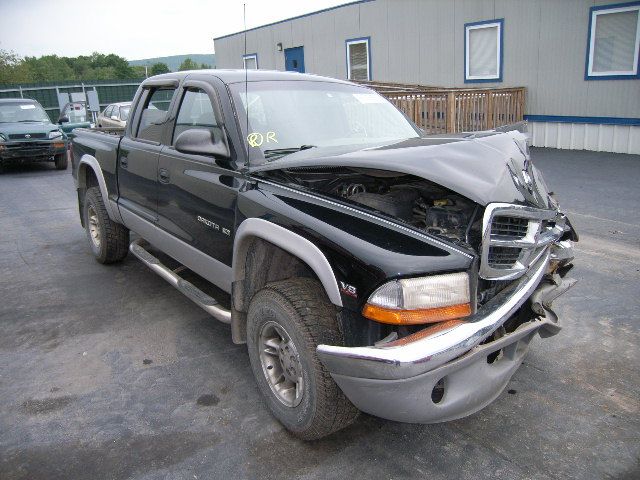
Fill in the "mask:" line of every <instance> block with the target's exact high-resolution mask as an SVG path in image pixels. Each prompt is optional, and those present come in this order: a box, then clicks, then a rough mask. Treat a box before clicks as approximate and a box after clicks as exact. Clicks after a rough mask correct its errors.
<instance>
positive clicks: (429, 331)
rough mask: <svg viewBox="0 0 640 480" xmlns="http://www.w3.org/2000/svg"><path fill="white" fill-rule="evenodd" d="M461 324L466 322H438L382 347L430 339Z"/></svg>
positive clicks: (457, 320)
mask: <svg viewBox="0 0 640 480" xmlns="http://www.w3.org/2000/svg"><path fill="white" fill-rule="evenodd" d="M463 323H466V322H465V321H464V320H460V319H454V320H446V321H444V322H438V323H436V324H433V325H430V326H428V327H426V328H423V329H422V330H420V331H419V332H416V333H412V334H411V335H407V336H406V337H402V338H399V339H398V340H394V341H393V342H389V343H385V344H384V345H383V346H385V347H400V346H402V345H406V344H408V343H412V342H416V341H418V340H422V339H423V338H427V337H430V336H432V335H435V334H436V333H440V332H444V331H445V330H450V329H452V328H454V327H457V326H458V325H462V324H463Z"/></svg>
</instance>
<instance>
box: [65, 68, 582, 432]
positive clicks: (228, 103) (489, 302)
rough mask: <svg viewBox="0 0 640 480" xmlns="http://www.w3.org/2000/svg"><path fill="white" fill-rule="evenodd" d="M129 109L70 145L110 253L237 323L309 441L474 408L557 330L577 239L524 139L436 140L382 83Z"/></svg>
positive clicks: (250, 77) (262, 84)
mask: <svg viewBox="0 0 640 480" xmlns="http://www.w3.org/2000/svg"><path fill="white" fill-rule="evenodd" d="M131 111H132V113H131V115H130V122H129V123H128V124H127V127H126V131H125V132H124V135H123V136H120V135H117V134H116V132H109V131H101V132H100V131H91V130H77V131H76V133H77V136H76V137H75V138H74V139H73V142H72V158H73V176H74V178H75V181H76V186H77V192H78V204H79V209H80V219H81V222H82V225H83V226H84V227H85V229H86V232H87V237H88V240H89V245H90V246H91V249H92V251H93V253H94V255H95V257H96V258H97V260H98V261H99V262H102V263H111V262H117V261H119V260H122V259H123V258H124V257H125V256H126V255H127V251H131V252H132V253H133V254H134V255H135V256H136V257H138V258H139V259H140V260H141V261H142V262H144V263H145V264H146V265H148V266H149V267H150V268H151V269H152V270H153V271H154V272H156V273H158V274H159V275H161V276H162V277H163V278H165V279H166V280H167V281H169V282H170V283H171V284H172V285H174V286H175V287H176V288H178V289H179V290H180V291H181V292H183V293H184V294H185V295H187V296H188V297H189V298H191V299H192V300H193V301H195V302H196V303H197V304H198V305H199V306H201V307H202V308H203V309H204V310H205V311H207V312H208V313H210V314H211V315H212V316H213V317H215V318H216V319H218V320H220V321H222V322H225V323H229V324H230V325H231V337H232V339H233V341H234V342H236V343H246V344H247V348H248V354H249V358H250V361H251V365H252V368H253V372H254V374H255V378H256V381H257V383H258V386H259V388H260V390H261V392H262V393H263V395H264V398H265V401H266V403H267V405H268V407H269V408H270V409H271V411H272V412H273V414H274V415H275V416H276V417H277V418H278V419H279V420H280V421H281V422H282V423H283V424H284V425H285V426H286V428H288V429H289V430H290V431H292V432H294V433H295V434H297V435H298V436H300V437H302V438H305V439H315V438H320V437H323V436H325V435H328V434H330V433H332V432H334V431H337V430H338V429H340V428H342V427H344V426H346V425H348V424H350V423H351V422H352V421H353V420H354V419H355V418H356V416H357V414H358V412H359V411H360V410H362V411H365V412H368V413H370V414H373V415H377V416H380V417H383V418H387V419H391V420H396V421H401V422H415V423H433V422H442V421H447V420H452V419H456V418H460V417H463V416H466V415H469V414H471V413H473V412H476V411H478V410H480V409H481V408H483V407H484V406H486V405H488V404H489V403H491V402H492V401H493V400H494V399H495V398H496V397H497V396H498V395H499V394H500V393H501V392H502V390H503V389H504V388H505V386H506V385H507V383H508V382H509V379H510V378H511V376H512V375H513V373H514V372H515V371H516V369H517V368H518V367H519V365H520V364H521V362H522V360H523V357H524V355H525V353H526V351H527V347H528V345H529V343H530V342H531V340H532V338H533V337H534V336H535V334H536V333H538V334H540V336H541V337H548V336H551V335H554V334H556V333H557V332H558V330H559V328H560V327H559V326H558V322H557V317H556V315H555V314H554V313H553V311H552V310H551V302H552V301H553V300H554V299H555V298H556V297H557V296H558V295H560V294H561V293H563V292H564V291H566V290H567V289H568V288H569V287H570V286H571V285H572V284H573V283H574V280H572V279H570V278H569V277H568V276H566V275H567V273H568V271H569V270H570V268H571V266H572V265H571V260H572V258H573V253H572V252H573V249H572V242H573V241H576V240H577V235H576V233H575V232H574V230H573V229H572V227H571V224H570V222H569V220H568V219H567V217H566V216H565V215H564V214H563V213H562V212H561V211H560V210H559V207H558V204H557V202H556V201H555V200H554V197H553V195H552V194H551V193H550V192H549V191H548V189H547V187H546V185H545V183H544V180H543V179H542V176H541V174H540V172H539V171H538V170H537V169H536V167H535V166H533V164H532V163H531V160H530V156H529V151H528V146H527V142H526V136H525V135H523V134H522V133H520V132H519V131H515V130H513V131H509V130H508V129H505V131H503V132H497V131H490V132H476V133H472V134H460V135H440V136H426V135H424V134H423V132H422V131H421V130H420V129H418V128H417V127H416V126H415V125H413V124H412V123H411V122H410V121H409V120H407V118H406V117H405V116H404V115H403V114H402V113H401V112H400V111H399V110H397V109H396V108H395V107H394V106H393V105H392V104H391V103H389V102H388V101H387V100H386V99H384V98H383V97H381V96H380V95H378V94H377V93H375V92H374V91H372V90H370V89H368V88H364V87H362V86H358V85H355V84H352V83H349V82H344V81H339V80H334V79H329V78H323V77H318V76H313V75H301V74H298V73H285V72H266V71H248V72H247V71H224V70H211V71H198V72H180V73H171V74H165V75H159V76H156V77H152V78H149V79H147V80H145V81H144V82H143V83H142V85H141V86H140V88H139V89H138V91H137V93H136V96H135V99H134V102H133V105H132V110H131ZM130 231H132V232H135V234H136V236H135V240H134V241H133V242H130ZM167 259H168V260H167ZM172 262H173V263H174V264H176V263H177V264H178V265H179V266H178V267H177V268H175V266H174V265H170V263H172ZM185 271H187V272H188V273H189V274H197V278H198V279H200V280H203V279H204V281H205V282H204V283H205V284H206V285H209V286H211V287H212V288H215V289H217V290H216V291H217V293H218V294H219V293H220V292H222V293H223V294H224V295H226V296H227V298H226V299H224V298H222V299H220V296H219V295H217V296H216V292H213V291H211V290H207V289H206V288H204V287H203V286H201V285H200V284H199V283H198V282H196V281H195V280H193V279H192V280H191V281H187V280H186V279H185V275H184V272H185ZM197 285H200V286H197ZM215 298H218V300H215ZM225 304H227V306H226V307H225V306H224V305H225Z"/></svg>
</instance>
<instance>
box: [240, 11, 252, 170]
mask: <svg viewBox="0 0 640 480" xmlns="http://www.w3.org/2000/svg"><path fill="white" fill-rule="evenodd" d="M242 17H243V21H244V56H243V57H242V63H243V64H244V101H245V104H246V105H247V129H246V130H245V132H246V135H247V138H248V135H249V74H248V73H247V4H246V3H243V4H242ZM246 143H247V163H249V164H250V163H251V162H250V161H249V142H248V140H247V142H246Z"/></svg>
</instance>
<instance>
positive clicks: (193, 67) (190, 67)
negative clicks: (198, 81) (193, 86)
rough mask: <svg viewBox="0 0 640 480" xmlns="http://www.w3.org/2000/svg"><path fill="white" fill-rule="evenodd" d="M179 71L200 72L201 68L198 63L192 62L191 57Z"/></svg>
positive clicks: (181, 65) (182, 64) (185, 60)
mask: <svg viewBox="0 0 640 480" xmlns="http://www.w3.org/2000/svg"><path fill="white" fill-rule="evenodd" d="M178 70H180V71H182V70H200V66H199V65H198V64H197V63H196V62H194V61H193V60H191V59H190V58H189V57H187V58H185V59H184V61H183V62H182V63H181V64H180V68H179V69H178Z"/></svg>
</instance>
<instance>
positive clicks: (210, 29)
mask: <svg viewBox="0 0 640 480" xmlns="http://www.w3.org/2000/svg"><path fill="white" fill-rule="evenodd" d="M348 2H349V0H55V1H54V0H0V11H1V12H2V13H1V14H0V50H8V51H13V52H14V53H16V54H18V55H20V56H22V57H24V56H41V55H48V54H56V55H59V56H66V57H75V56H78V55H88V54H90V53H92V52H100V53H115V54H116V55H120V56H122V57H125V58H126V59H128V60H137V59H142V58H151V57H163V56H167V55H181V54H187V53H213V50H214V49H213V38H215V37H220V36H222V35H226V34H229V33H235V32H238V31H241V30H243V28H244V27H243V15H242V11H243V4H244V3H246V5H247V28H253V27H258V26H260V25H265V24H267V23H271V22H275V21H278V20H284V19H286V18H290V17H294V16H297V15H303V14H305V13H310V12H314V11H316V10H321V9H323V8H328V7H332V6H335V5H341V4H344V3H348Z"/></svg>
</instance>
